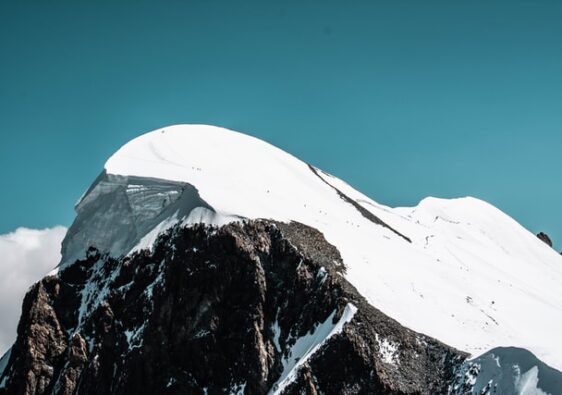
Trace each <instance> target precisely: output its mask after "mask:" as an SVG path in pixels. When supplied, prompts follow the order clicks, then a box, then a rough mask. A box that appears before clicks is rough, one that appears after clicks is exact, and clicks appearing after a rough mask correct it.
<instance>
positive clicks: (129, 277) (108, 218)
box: [0, 125, 562, 394]
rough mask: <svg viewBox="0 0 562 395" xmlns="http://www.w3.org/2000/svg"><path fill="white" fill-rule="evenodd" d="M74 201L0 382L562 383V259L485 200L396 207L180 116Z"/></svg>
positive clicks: (496, 386)
mask: <svg viewBox="0 0 562 395" xmlns="http://www.w3.org/2000/svg"><path fill="white" fill-rule="evenodd" d="M76 212H77V216H76V219H75V221H74V223H73V225H72V226H71V228H70V229H69V231H68V233H67V236H66V237H65V239H64V241H63V243H62V260H61V264H60V265H59V267H58V269H57V270H56V271H54V272H53V273H51V274H50V275H48V276H47V277H45V278H44V279H43V280H42V281H40V282H39V283H37V284H35V286H34V287H32V288H31V289H30V291H29V292H28V294H27V296H26V298H25V300H24V303H23V308H22V317H21V319H20V323H19V326H18V338H17V340H16V342H15V344H14V346H13V347H12V349H11V350H10V351H9V352H8V353H7V355H6V356H5V357H4V358H3V359H2V360H1V362H0V372H2V373H1V374H0V377H1V379H0V380H1V381H0V388H2V389H0V393H7V394H19V393H27V394H43V393H54V394H73V393H80V394H84V393H85V394H90V393H92V394H93V393H115V394H128V393H147V394H148V393H170V394H173V393H194V394H198V393H201V394H206V393H208V394H222V393H233V394H237V393H240V394H242V393H245V394H266V393H272V394H293V393H295V394H296V393H308V394H321V393H324V394H340V393H341V394H358V393H365V394H372V393H381V394H446V393H450V394H470V393H482V394H485V393H522V394H523V393H524V394H534V393H537V394H541V393H550V394H557V393H562V389H560V382H561V381H560V378H561V377H562V373H560V370H561V369H562V341H561V340H560V333H561V330H562V293H561V292H560V284H561V283H562V257H561V256H560V255H559V254H557V253H556V252H555V251H554V250H553V249H552V248H550V247H549V246H548V245H546V244H545V243H544V242H543V241H541V240H540V239H538V238H537V237H536V236H535V235H533V234H532V233H530V232H528V231H527V230H525V229H524V228H523V227H522V226H520V225H519V224H518V223H517V222H516V221H514V220H513V219H512V218H510V217H509V216H507V215H506V214H504V213H502V212H501V211H500V210H498V209H496V208H495V207H493V206H491V205H489V204H487V203H485V202H483V201H480V200H478V199H474V198H462V199H452V200H445V199H436V198H427V199H424V200H423V201H422V202H420V204H419V205H418V206H416V207H412V208H390V207H386V206H383V205H380V204H378V203H376V202H375V201H373V200H371V199H370V198H368V197H367V196H365V195H363V194H362V193H360V192H358V191H356V190H355V189H353V188H352V187H350V186H349V185H348V184H346V183H345V182H343V181H341V180H339V179H337V178H335V177H333V176H331V175H329V174H327V173H325V172H323V171H322V170H320V169H317V168H315V167H314V166H311V165H308V164H306V163H304V162H302V161H300V160H298V159H297V158H295V157H293V156H291V155H290V154H287V153H285V152H283V151H282V150H279V149H278V148H275V147H273V146H271V145H270V144H267V143H265V142H263V141H260V140H258V139H255V138H253V137H250V136H247V135H243V134H240V133H237V132H233V131H229V130H226V129H222V128H217V127H211V126H204V125H178V126H171V127H167V128H163V129H160V130H156V131H154V132H150V133H147V134H145V135H142V136H140V137H138V138H136V139H134V140H132V141H131V142H129V143H127V144H126V145H125V146H123V147H122V148H121V149H120V150H119V151H117V152H116V153H115V154H114V155H113V156H112V157H111V158H110V159H109V160H108V161H107V162H106V164H105V168H104V170H103V171H102V173H101V174H100V176H99V177H98V178H97V179H96V180H95V181H94V183H93V184H92V186H91V187H90V188H89V189H88V190H87V191H86V193H85V194H84V196H83V197H82V198H81V199H80V200H79V202H78V203H77V205H76ZM506 347H509V348H508V349H506ZM505 350H509V352H507V351H505ZM498 355H501V358H499V357H498V358H499V359H497V360H498V361H500V362H497V365H501V366H503V368H501V369H500V368H498V366H496V367H493V366H494V365H493V364H491V363H489V361H491V360H493V361H496V359H495V358H496V356H498ZM502 361H503V362H502ZM502 363H503V365H502ZM531 365H533V366H531ZM515 366H517V367H518V368H519V375H517V374H515V373H514V372H515V371H516V369H515V368H514V367H515ZM527 368H528V369H527ZM521 369H523V370H521ZM525 369H526V370H525ZM483 378H486V380H485V381H486V382H484V381H482V380H484V379H483ZM516 383H518V384H516ZM522 383H523V384H522ZM486 391H488V392H486ZM491 391H495V392H491ZM502 391H503V392H502ZM513 391H519V392H513ZM525 391H526V392H525ZM533 391H534V392H533ZM541 391H542V392H541Z"/></svg>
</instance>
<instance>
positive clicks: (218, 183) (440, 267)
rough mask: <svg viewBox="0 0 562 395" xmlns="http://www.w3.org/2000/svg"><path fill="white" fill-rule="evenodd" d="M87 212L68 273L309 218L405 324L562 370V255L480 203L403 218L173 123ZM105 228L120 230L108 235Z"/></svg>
mask: <svg viewBox="0 0 562 395" xmlns="http://www.w3.org/2000/svg"><path fill="white" fill-rule="evenodd" d="M116 180H117V181H116ZM174 183H176V184H174ZM116 201H118V203H116ZM143 207H150V210H148V211H147V213H145V212H144V211H143ZM77 213H78V216H77V219H76V221H75V224H74V225H73V226H72V228H71V229H70V230H69V232H68V235H67V239H66V240H65V243H64V245H63V264H68V263H69V262H72V260H73V259H74V258H76V256H77V253H78V251H83V250H84V249H85V248H87V247H88V246H89V245H96V246H98V247H100V248H101V249H102V250H106V251H110V252H111V253H112V254H113V255H123V254H127V253H129V252H130V251H133V250H135V249H138V248H144V247H150V245H151V243H152V242H153V241H154V239H155V237H156V236H157V234H158V233H159V232H160V231H163V230H165V229H166V228H168V227H169V226H172V225H174V224H176V223H178V222H182V223H185V224H189V223H195V222H206V223H212V224H221V223H225V222H228V221H232V220H238V219H240V218H270V219H276V220H281V221H291V220H294V221H299V222H302V223H304V224H307V225H310V226H312V227H315V228H317V229H319V230H320V231H322V232H323V233H324V235H325V237H326V239H327V240H328V241H329V242H330V243H332V244H334V245H335V246H337V247H338V249H339V250H340V252H341V254H342V257H343V259H344V262H345V264H346V266H347V268H348V270H347V275H346V277H347V279H348V280H349V281H350V282H351V283H353V284H354V285H355V286H356V287H357V289H358V290H359V292H360V293H362V294H363V295H364V296H365V297H366V298H367V300H368V301H369V302H370V303H371V304H372V305H373V306H375V307H377V308H378V309H380V310H381V311H383V312H384V313H386V314H387V315H389V316H391V317H393V318H395V319H397V320H398V321H399V322H400V323H402V324H403V325H405V326H407V327H409V328H412V329H414V330H416V331H419V332H423V333H425V334H427V335H430V336H433V337H435V338H437V339H439V340H441V341H443V342H445V343H447V344H449V345H452V346H454V347H457V348H459V349H461V350H465V351H468V352H470V353H472V354H475V355H479V354H482V353H483V352H485V351H487V350H490V349H492V348H495V347H499V346H513V347H519V348H523V349H528V350H530V351H532V352H533V353H534V354H535V355H537V356H538V357H539V358H540V359H542V360H543V361H544V362H546V363H547V364H549V365H551V366H553V367H555V368H557V369H560V370H562V341H561V340H560V337H559V334H560V333H562V292H560V285H561V284H562V257H561V256H560V255H558V254H557V253H556V252H555V251H553V250H552V249H550V248H549V247H548V246H546V244H544V243H543V242H541V241H540V240H538V239H537V238H536V237H535V236H534V235H533V234H531V233H529V232H528V231H527V230H525V229H524V228H523V227H521V226H520V225H519V224H518V223H517V222H515V221H514V220H513V219H511V218H510V217H509V216H507V215H505V214H504V213H502V212H501V211H499V210H498V209H496V208H494V207H493V206H491V205H489V204H487V203H485V202H483V201H480V200H477V199H474V198H463V199H453V200H442V199H434V198H428V199H425V200H423V201H422V202H421V203H420V204H419V205H418V206H417V207H413V208H396V209H393V208H389V207H385V206H382V205H379V204H377V203H376V202H374V201H373V200H371V199H370V198H368V197H367V196H365V195H363V194H361V193H360V192H358V191H356V190H354V189H353V188H351V187H350V186H349V185H347V184H346V183H344V182H343V181H341V180H339V179H337V178H335V177H333V176H330V175H329V174H327V173H324V172H322V171H320V170H318V169H315V168H312V167H310V166H309V165H307V164H306V163H304V162H302V161H300V160H298V159H297V158H295V157H293V156H292V155H290V154H287V153H286V152H284V151H282V150H280V149H278V148H276V147H273V146H272V145H270V144H268V143H265V142H263V141H261V140H258V139H256V138H253V137H250V136H247V135H244V134H241V133H237V132H233V131H229V130H226V129H222V128H218V127H212V126H204V125H177V126H170V127H166V128H163V129H159V130H156V131H153V132H150V133H147V134H145V135H142V136H140V137H138V138H136V139H134V140H132V141H131V142H129V143H127V144H126V145H125V146H123V147H122V148H121V149H120V150H119V151H117V152H116V153H115V154H114V155H113V156H112V157H111V158H110V159H109V160H108V161H107V163H106V164H105V170H104V173H102V175H101V176H100V178H98V180H96V183H94V185H93V186H92V187H91V188H90V190H88V191H87V193H86V194H85V196H84V197H83V198H82V199H81V201H80V202H79V203H78V204H77ZM108 227H109V228H112V229H113V228H115V229H118V231H117V230H116V231H115V232H114V234H112V235H111V237H107V235H106V234H105V232H106V231H107V229H108ZM126 230H128V231H127V232H129V233H127V232H125V231H126ZM131 232H133V233H131ZM126 234H128V235H129V236H126ZM131 234H133V236H130V235H131ZM119 235H122V236H119ZM127 237H128V239H127V240H124V239H125V238H127Z"/></svg>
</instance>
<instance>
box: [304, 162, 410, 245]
mask: <svg viewBox="0 0 562 395" xmlns="http://www.w3.org/2000/svg"><path fill="white" fill-rule="evenodd" d="M307 165H308V168H309V169H310V170H311V171H312V172H313V173H314V174H315V175H316V177H318V178H319V179H320V180H322V182H324V183H325V184H326V185H328V186H330V187H331V188H332V189H334V190H335V191H336V192H337V193H338V195H339V197H340V198H341V199H342V200H343V201H345V202H347V203H349V204H351V205H352V206H353V207H355V209H356V210H357V211H359V213H360V214H361V215H362V216H363V217H365V218H367V219H368V220H369V221H371V222H372V223H374V224H377V225H381V226H384V227H385V228H387V229H389V230H391V231H392V232H394V233H395V234H396V235H398V236H400V237H402V238H403V239H404V240H406V241H407V242H408V243H411V242H412V240H411V239H410V238H409V237H408V236H404V235H403V234H402V233H400V232H398V231H397V230H396V229H394V228H393V227H391V226H390V225H388V224H387V223H386V222H384V221H383V220H381V219H380V218H379V217H377V216H376V215H375V214H373V213H372V212H370V211H369V210H367V209H366V208H365V207H363V206H361V205H360V204H359V203H357V202H356V201H355V200H353V199H352V198H350V197H349V196H347V195H346V194H345V193H343V192H342V191H340V190H339V189H338V188H336V187H335V186H333V185H332V184H330V183H329V182H328V181H326V180H325V179H324V178H323V177H322V176H321V175H320V173H318V169H316V168H315V167H314V166H312V165H311V164H308V163H307Z"/></svg>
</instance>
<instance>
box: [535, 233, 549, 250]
mask: <svg viewBox="0 0 562 395" xmlns="http://www.w3.org/2000/svg"><path fill="white" fill-rule="evenodd" d="M537 237H538V238H539V239H541V240H542V241H543V242H544V243H546V244H547V245H548V246H549V247H552V240H550V237H549V236H548V235H547V234H546V233H544V232H539V233H538V234H537Z"/></svg>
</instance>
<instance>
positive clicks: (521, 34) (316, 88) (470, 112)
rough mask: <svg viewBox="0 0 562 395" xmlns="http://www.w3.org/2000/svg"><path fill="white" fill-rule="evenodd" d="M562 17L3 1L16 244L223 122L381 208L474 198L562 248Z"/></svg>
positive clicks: (541, 10) (396, 8)
mask: <svg viewBox="0 0 562 395" xmlns="http://www.w3.org/2000/svg"><path fill="white" fill-rule="evenodd" d="M561 21H562V2H559V1H540V0H538V1H517V0H509V1H473V0H471V1H423V2H421V1H417V0H416V1H320V0H318V1H310V0H308V1H307V0H303V1H283V2H281V1H280V2H273V1H269V2H268V1H238V2H234V1H213V0H205V1H166V2H162V1H154V2H148V1H142V0H137V1H124V0H119V1H90V2H87V1H62V0H61V1H56V2H45V1H37V2H32V1H25V0H3V1H0V53H1V58H0V133H1V140H0V176H1V178H2V184H1V185H2V187H1V193H0V207H1V212H0V214H1V215H0V233H5V232H7V231H11V230H13V229H15V228H16V227H18V226H27V227H32V228H41V227H48V226H54V225H57V224H62V225H66V226H68V225H69V224H70V223H71V221H72V219H73V217H74V213H73V205H74V203H75V201H76V200H77V199H78V198H79V196H80V195H81V194H82V192H83V191H84V190H85V189H86V188H87V187H88V186H89V184H90V183H91V182H92V181H93V180H94V178H95V177H96V176H97V175H98V173H99V172H100V171H101V169H102V167H103V163H104V162H105V160H106V158H107V157H108V156H109V155H111V154H112V153H113V152H114V151H115V150H116V149H117V148H119V147H120V146H121V145H122V144H124V143H125V142H126V141H128V140H129V139H131V138H133V137H135V136H137V135H138V134H140V133H142V132H146V131H149V130H151V129H155V128H158V127H162V126H165V125H169V124H176V123H208V124H215V125H220V126H224V127H228V128H232V129H236V130H240V131H243V132H246V133H249V134H252V135H255V136H257V137H260V138H262V139H265V140H267V141H269V142H271V143H273V144H275V145H277V146H279V147H281V148H283V149H285V150H286V151H289V152H291V153H293V154H294V155H296V156H298V157H300V158H301V159H303V160H305V161H307V162H310V163H312V164H314V165H316V166H318V167H320V168H322V169H325V170H326V171H329V172H331V173H333V174H335V175H337V176H339V177H341V178H343V179H345V180H346V181H348V182H349V183H350V184H352V185H353V186H355V187H356V188H358V189H359V190H361V191H363V192H365V193H366V194H368V195H369V196H371V197H372V198H374V199H375V200H377V201H378V202H380V203H384V204H388V205H392V206H396V205H415V204H417V202H418V201H419V200H420V199H422V198H423V197H425V196H428V195H431V196H438V197H457V196H466V195H472V196H476V197H479V198H482V199H485V200H487V201H489V202H491V203H492V204H494V205H496V206H498V207H499V208H500V209H502V210H504V211H505V212H507V213H508V214H510V215H511V216H513V217H515V218H516V219H517V220H518V221H520V222H521V223H522V224H523V225H525V226H526V227H527V228H529V229H530V230H531V231H533V232H538V231H540V230H543V231H546V232H547V233H549V234H550V235H551V236H552V238H553V239H555V241H557V243H556V244H557V246H558V248H559V249H560V248H562V207H561V204H560V203H561V202H562V182H561V177H560V170H561V168H562V166H561V165H562V155H561V154H562V22H561Z"/></svg>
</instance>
